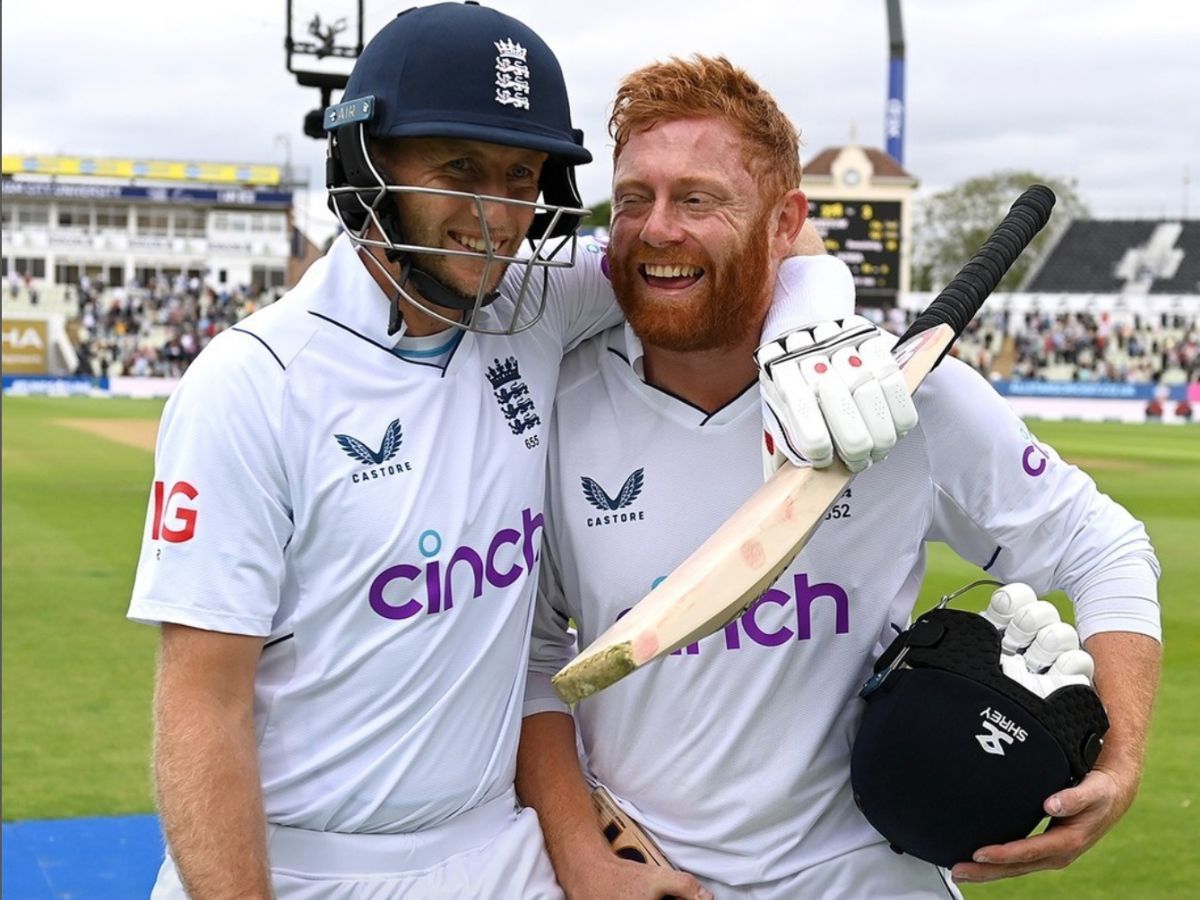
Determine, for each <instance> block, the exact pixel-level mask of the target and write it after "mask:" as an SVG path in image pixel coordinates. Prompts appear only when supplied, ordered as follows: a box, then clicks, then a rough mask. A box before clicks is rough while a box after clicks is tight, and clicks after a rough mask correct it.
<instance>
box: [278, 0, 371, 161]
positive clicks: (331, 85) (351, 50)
mask: <svg viewBox="0 0 1200 900" xmlns="http://www.w3.org/2000/svg"><path fill="white" fill-rule="evenodd" d="M357 7H358V22H357V29H356V30H357V32H358V42H357V43H356V44H354V45H353V46H344V45H339V44H338V42H337V40H338V35H339V34H341V33H342V32H343V31H346V30H348V29H349V28H350V27H351V26H350V25H349V24H348V23H347V22H346V18H345V17H344V16H343V17H341V18H338V19H334V20H333V21H332V22H329V23H323V22H322V21H321V16H320V15H319V14H314V15H313V17H312V19H311V20H309V21H308V23H307V38H306V39H301V40H297V39H296V38H295V37H293V36H292V25H293V19H292V0H287V35H286V36H285V37H284V41H283V47H284V50H286V51H287V70H288V71H289V72H291V73H292V74H293V75H295V76H296V81H297V82H299V84H300V86H301V87H315V88H318V89H319V90H320V91H321V105H320V106H319V107H318V108H317V109H314V110H310V111H309V112H308V113H307V114H306V115H305V117H304V133H305V134H307V135H308V136H309V137H311V138H318V139H324V137H325V129H324V126H323V121H324V115H325V108H326V107H328V106H329V102H330V96H331V94H332V93H333V91H335V90H341V89H342V88H344V87H345V86H346V82H347V81H348V80H349V78H350V75H349V73H348V72H334V71H315V70H311V69H305V70H300V69H297V68H296V67H295V64H294V59H295V57H297V56H312V57H315V58H316V59H318V60H325V59H350V60H354V59H357V58H358V57H359V56H360V55H361V54H362V51H363V0H357Z"/></svg>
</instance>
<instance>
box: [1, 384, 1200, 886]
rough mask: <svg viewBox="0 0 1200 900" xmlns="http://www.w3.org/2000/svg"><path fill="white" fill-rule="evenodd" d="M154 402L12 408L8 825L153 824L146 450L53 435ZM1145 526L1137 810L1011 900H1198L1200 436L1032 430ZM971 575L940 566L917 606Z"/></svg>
mask: <svg viewBox="0 0 1200 900" xmlns="http://www.w3.org/2000/svg"><path fill="white" fill-rule="evenodd" d="M161 409H162V404H161V402H153V401H134V400H118V399H110V400H105V399H57V398H21V397H5V398H4V399H3V407H2V412H3V573H2V574H3V657H2V660H3V818H4V820H5V821H12V820H20V819H31V818H58V817H67V816H84V815H114V814H124V813H138V812H149V811H151V809H152V803H151V796H150V788H149V777H148V765H147V758H148V747H149V740H150V690H151V678H152V673H153V665H154V647H155V641H156V632H155V631H153V630H152V629H149V628H145V627H142V626H138V625H133V624H131V623H129V622H127V621H126V620H125V618H124V615H125V609H126V605H127V603H128V600H129V590H130V586H131V584H132V580H133V572H134V568H135V565H136V561H137V553H138V546H139V542H140V538H141V532H142V527H143V517H144V515H145V508H146V498H147V495H148V489H149V484H150V480H151V472H152V460H151V454H150V453H148V452H145V451H142V450H137V449H134V448H132V447H126V446H123V445H121V444H117V443H114V442H111V441H108V440H105V439H102V438H99V437H95V436H93V435H90V434H87V433H84V432H82V431H78V430H76V429H72V428H69V427H66V426H63V425H58V424H55V421H56V420H59V419H65V418H122V419H125V418H146V419H154V418H157V416H158V415H159V413H160V411H161ZM1032 427H1033V430H1034V432H1035V433H1036V434H1037V435H1038V437H1039V438H1041V439H1042V440H1045V441H1048V442H1049V443H1051V444H1053V445H1054V446H1055V447H1057V448H1058V449H1059V451H1060V452H1061V453H1062V454H1063V455H1064V456H1065V457H1067V458H1068V459H1073V460H1081V461H1083V462H1084V465H1085V468H1087V469H1088V470H1089V471H1090V472H1091V473H1092V475H1093V476H1094V477H1095V478H1096V480H1097V481H1098V482H1099V483H1100V485H1101V487H1102V488H1103V489H1104V490H1105V491H1107V492H1108V493H1109V494H1111V495H1112V496H1113V497H1115V498H1116V499H1117V500H1118V501H1120V502H1121V503H1123V504H1125V505H1126V506H1127V507H1129V508H1130V509H1131V510H1133V511H1134V513H1135V514H1136V515H1138V516H1139V517H1140V518H1142V519H1143V520H1144V521H1145V522H1146V525H1147V527H1148V528H1149V530H1150V534H1151V537H1152V538H1153V540H1154V544H1155V547H1156V548H1157V550H1158V553H1159V557H1160V559H1161V561H1162V563H1163V569H1164V573H1163V580H1162V583H1161V596H1162V598H1163V605H1164V619H1165V628H1166V634H1167V644H1166V665H1165V669H1164V676H1163V685H1162V690H1161V693H1160V696H1159V703H1158V708H1157V712H1156V715H1155V719H1154V728H1153V732H1152V735H1151V740H1150V762H1149V766H1148V768H1147V771H1146V778H1145V782H1144V783H1143V786H1142V791H1141V794H1140V796H1139V798H1138V802H1137V804H1136V805H1135V806H1134V808H1133V810H1132V811H1131V812H1130V813H1129V815H1128V816H1127V817H1126V818H1125V819H1124V820H1123V821H1122V822H1121V824H1120V825H1118V827H1117V828H1116V829H1115V830H1114V831H1113V832H1112V833H1111V834H1110V835H1109V836H1108V837H1107V838H1106V839H1105V840H1104V841H1103V842H1102V843H1101V844H1100V845H1099V846H1098V847H1096V848H1095V849H1093V850H1092V851H1091V852H1090V853H1088V854H1087V855H1086V856H1084V857H1083V858H1082V859H1081V860H1079V861H1078V862H1077V863H1075V864H1074V865H1073V866H1072V867H1071V868H1070V869H1068V870H1066V871H1064V872H1053V873H1043V874H1039V875H1037V876H1034V877H1033V878H1027V879H1020V880H1016V881H1010V882H1006V883H1001V884H996V885H986V886H972V887H969V888H968V889H967V891H966V893H967V896H968V897H970V898H973V900H976V898H997V900H999V898H1006V897H1026V896H1034V895H1035V894H1034V892H1035V891H1036V896H1037V897H1038V898H1039V900H1045V898H1056V897H1061V898H1066V897H1071V898H1075V897H1087V898H1104V897H1112V898H1117V897H1120V898H1122V900H1124V898H1127V897H1138V898H1141V897H1146V898H1174V897H1179V898H1183V897H1192V896H1195V891H1196V885H1197V884H1200V854H1197V852H1196V837H1195V836H1196V835H1197V834H1200V822H1198V819H1197V812H1198V809H1200V804H1197V801H1198V800H1200V797H1198V796H1197V793H1198V788H1197V784H1198V781H1197V779H1198V776H1197V772H1198V770H1200V714H1198V713H1197V712H1196V711H1197V710H1200V678H1198V670H1200V600H1198V599H1197V587H1196V586H1197V584H1200V516H1197V515H1196V513H1195V509H1196V507H1197V505H1198V504H1200V429H1197V428H1195V427H1189V428H1172V427H1167V426H1154V425H1144V426H1127V425H1109V424H1104V425H1094V424H1086V423H1052V422H1037V423H1032ZM976 573H977V570H974V569H973V568H972V567H970V566H968V565H966V564H964V563H961V562H959V561H957V559H956V558H954V557H953V556H952V555H951V554H950V553H949V552H947V551H945V550H944V548H941V547H935V548H934V552H933V553H932V554H931V566H930V574H929V578H928V580H927V582H926V587H925V591H924V593H923V597H922V606H921V608H925V607H926V606H928V605H930V604H931V603H932V602H933V601H934V600H935V599H936V597H937V596H938V595H939V594H940V593H942V592H944V591H946V590H949V589H952V588H954V587H957V586H960V585H962V584H964V583H966V582H967V581H968V580H970V579H971V578H972V577H974V576H975V575H976Z"/></svg>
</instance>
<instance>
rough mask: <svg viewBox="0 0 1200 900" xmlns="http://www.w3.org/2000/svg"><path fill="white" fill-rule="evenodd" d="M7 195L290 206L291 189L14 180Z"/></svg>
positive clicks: (5, 187) (5, 186)
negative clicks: (272, 189) (264, 189)
mask: <svg viewBox="0 0 1200 900" xmlns="http://www.w3.org/2000/svg"><path fill="white" fill-rule="evenodd" d="M0 190H2V191H3V195H4V196H5V197H9V196H13V197H64V198H69V199H72V200H132V201H144V202H154V203H212V204H220V205H223V206H291V204H292V192H291V191H262V190H255V189H254V188H237V187H229V188H197V187H142V186H139V185H131V184H79V183H77V182H76V183H66V182H61V181H12V180H9V179H5V180H4V182H3V184H2V185H0Z"/></svg>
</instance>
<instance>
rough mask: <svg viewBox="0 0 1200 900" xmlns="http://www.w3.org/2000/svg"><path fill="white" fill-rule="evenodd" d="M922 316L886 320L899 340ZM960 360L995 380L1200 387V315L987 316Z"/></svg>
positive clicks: (958, 351) (961, 346)
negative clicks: (898, 334) (912, 322)
mask: <svg viewBox="0 0 1200 900" xmlns="http://www.w3.org/2000/svg"><path fill="white" fill-rule="evenodd" d="M915 317H916V313H915V312H903V311H900V310H891V311H889V313H888V314H887V315H886V316H885V317H884V319H885V324H886V325H887V327H888V328H890V329H891V330H893V331H896V332H897V333H900V332H902V331H903V330H904V329H906V328H907V327H908V325H909V324H910V323H911V321H912V320H913V319H914V318H915ZM953 353H954V355H955V356H957V357H959V358H960V359H961V360H963V361H964V362H966V363H967V364H969V365H970V366H972V367H973V368H975V369H976V370H978V371H979V372H980V373H982V374H983V375H984V376H985V377H987V378H989V379H992V380H996V379H1000V378H1013V379H1021V380H1034V381H1115V382H1127V383H1142V384H1179V383H1184V382H1200V320H1198V318H1197V316H1196V315H1195V314H1192V315H1185V314H1181V313H1161V314H1145V313H1138V312H1128V311H1121V312H1119V313H1111V312H1098V313H1091V312H1069V313H1050V312H1027V313H1011V312H1008V311H1000V312H987V311H984V312H983V313H981V314H980V315H978V316H976V318H975V319H974V320H973V321H972V322H971V324H970V325H969V326H968V327H967V330H966V332H965V333H964V334H963V336H962V338H960V339H959V342H958V343H957V344H956V345H955V348H954V351H953Z"/></svg>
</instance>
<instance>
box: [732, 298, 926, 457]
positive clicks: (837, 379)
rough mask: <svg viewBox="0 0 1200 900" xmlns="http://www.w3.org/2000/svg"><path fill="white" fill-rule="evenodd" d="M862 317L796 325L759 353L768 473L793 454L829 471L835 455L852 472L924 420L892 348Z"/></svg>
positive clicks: (881, 454) (888, 339) (883, 453)
mask: <svg viewBox="0 0 1200 900" xmlns="http://www.w3.org/2000/svg"><path fill="white" fill-rule="evenodd" d="M894 343H895V338H893V337H892V336H891V335H888V334H886V333H884V332H883V331H880V330H879V329H878V328H876V327H875V326H874V325H872V324H871V323H870V322H869V321H867V320H866V319H864V318H863V317H862V316H849V317H847V318H844V319H832V320H829V321H827V322H821V323H819V324H817V325H812V326H807V327H804V328H797V329H795V330H793V331H789V332H787V333H786V334H784V335H782V336H781V337H779V338H777V339H775V340H771V341H768V342H767V343H765V344H763V345H762V346H761V347H759V348H758V350H757V351H756V352H755V354H754V358H755V361H756V362H757V363H758V370H759V378H758V383H759V387H760V389H761V391H762V399H763V427H764V431H765V434H764V446H763V474H764V476H765V477H770V476H771V474H773V473H774V471H775V470H776V469H778V468H779V466H780V465H782V463H783V460H784V459H785V458H786V459H790V460H791V461H792V462H793V463H795V464H796V465H811V466H813V467H814V468H818V469H820V468H824V467H826V466H828V465H830V464H831V463H832V462H833V456H834V453H836V454H837V455H838V456H840V457H841V458H842V461H843V462H845V464H846V467H847V468H849V469H850V471H852V472H861V471H862V470H863V469H865V468H866V467H867V466H869V465H870V464H871V463H872V462H879V461H880V460H882V459H883V458H884V457H886V456H887V455H888V453H889V452H890V451H891V449H892V448H893V447H894V446H895V445H896V441H897V440H899V439H900V438H902V437H903V436H904V435H905V434H907V433H908V432H909V431H910V430H911V429H912V428H913V426H914V425H916V424H917V408H916V407H915V406H914V405H913V402H912V397H911V396H910V395H909V392H908V388H907V386H906V385H905V383H904V375H903V373H901V371H900V368H899V366H897V365H896V361H895V360H894V359H893V358H892V354H891V348H892V345H893V344H894Z"/></svg>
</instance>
